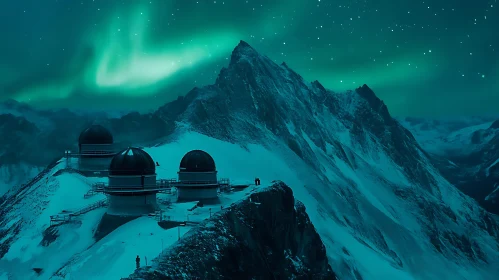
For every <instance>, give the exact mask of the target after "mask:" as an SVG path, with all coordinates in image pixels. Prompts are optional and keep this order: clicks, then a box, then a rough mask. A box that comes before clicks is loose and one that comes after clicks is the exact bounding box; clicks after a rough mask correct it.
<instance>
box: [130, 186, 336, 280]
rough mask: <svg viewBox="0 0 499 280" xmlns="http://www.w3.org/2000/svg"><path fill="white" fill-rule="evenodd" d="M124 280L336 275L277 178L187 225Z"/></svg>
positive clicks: (299, 209) (300, 207) (303, 215)
mask: <svg viewBox="0 0 499 280" xmlns="http://www.w3.org/2000/svg"><path fill="white" fill-rule="evenodd" d="M155 262H156V264H155V265H153V266H152V267H148V268H141V269H139V270H137V271H136V272H135V273H134V274H132V275H131V276H130V277H129V278H128V279H317V280H319V279H336V276H335V274H334V272H333V271H332V270H331V267H330V266H329V264H328V261H327V258H326V250H325V247H324V245H323V244H322V241H321V239H320V237H319V235H318V233H317V232H316V230H315V228H314V226H313V225H312V224H311V222H310V220H309V218H308V215H307V214H306V212H305V206H304V205H303V204H302V203H301V202H299V201H296V200H295V199H294V197H293V192H292V190H291V189H290V188H289V187H288V186H286V185H285V184H284V183H282V182H276V183H274V185H273V186H271V187H268V188H266V189H264V190H262V191H259V192H256V193H253V194H251V195H250V197H249V198H247V199H245V200H244V201H242V202H240V203H237V204H233V205H232V206H230V207H228V208H227V209H225V210H223V211H221V212H220V213H218V214H216V215H214V217H213V218H211V219H209V220H207V221H205V222H203V223H202V224H200V225H199V226H198V227H197V228H194V229H192V230H191V231H190V232H189V233H187V235H186V236H184V237H183V238H182V239H181V240H180V241H178V242H177V243H176V244H174V245H173V246H172V247H171V248H169V249H168V250H167V251H166V254H165V255H164V256H161V257H158V258H157V259H156V260H155Z"/></svg>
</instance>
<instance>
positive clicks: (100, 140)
mask: <svg viewBox="0 0 499 280" xmlns="http://www.w3.org/2000/svg"><path fill="white" fill-rule="evenodd" d="M113 142H114V141H113V135H112V134H111V132H109V130H107V129H106V128H105V127H103V126H102V125H98V124H94V125H92V126H90V127H88V128H87V129H85V130H83V131H82V132H81V134H80V137H79V138H78V143H79V144H80V145H95V144H113Z"/></svg>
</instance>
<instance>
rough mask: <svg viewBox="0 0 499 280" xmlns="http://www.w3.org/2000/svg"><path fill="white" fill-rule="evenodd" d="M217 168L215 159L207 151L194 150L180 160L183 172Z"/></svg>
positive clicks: (209, 170) (214, 169)
mask: <svg viewBox="0 0 499 280" xmlns="http://www.w3.org/2000/svg"><path fill="white" fill-rule="evenodd" d="M216 170H217V169H216V166H215V161H214V160H213V158H212V157H211V156H210V155H209V154H208V153H207V152H205V151H201V150H192V151H190V152H188V153H187V154H185V156H184V157H183V158H182V160H181V161H180V171H181V172H214V171H216Z"/></svg>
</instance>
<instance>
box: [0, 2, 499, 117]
mask: <svg viewBox="0 0 499 280" xmlns="http://www.w3.org/2000/svg"><path fill="white" fill-rule="evenodd" d="M0 31H1V33H0V34H1V36H2V43H1V44H0V100H4V99H7V98H13V99H15V100H18V101H22V102H28V103H30V104H32V105H34V106H39V107H42V108H59V107H68V108H76V109H82V108H92V109H99V110H100V109H124V110H141V111H147V110H152V109H155V108H157V107H159V106H161V105H162V104H164V103H166V102H168V101H170V100H172V99H175V98H176V97H177V96H178V95H184V94H185V93H187V92H188V91H189V90H190V89H192V88H193V87H194V86H202V85H207V84H212V83H214V81H215V79H216V77H217V75H218V73H219V71H220V69H221V67H223V66H226V65H227V64H228V62H229V58H230V53H231V51H232V50H233V48H234V47H235V46H236V45H237V44H238V42H239V40H245V41H247V42H248V43H249V44H250V45H252V46H253V47H254V48H255V49H257V50H258V51H259V52H260V53H262V54H265V55H267V56H268V57H270V58H271V59H273V60H275V61H276V62H277V63H281V62H283V61H285V62H286V63H287V64H288V65H289V66H290V67H291V68H293V69H294V70H295V71H297V72H298V73H299V74H301V75H302V76H304V78H305V79H307V80H309V81H313V80H316V79H317V80H319V81H320V82H321V83H322V84H323V85H324V86H325V87H326V88H329V89H332V90H335V91H344V90H348V89H354V88H356V87H358V86H360V85H362V84H364V83H366V84H368V85H369V86H370V87H372V88H373V89H374V90H375V92H376V94H377V95H378V96H379V97H380V98H381V99H383V100H384V101H385V103H386V104H387V106H388V108H389V110H390V112H391V113H392V114H393V115H395V116H423V117H433V116H454V115H459V116H464V115H482V114H497V113H499V3H497V0H475V1H465V0H457V1H449V0H431V1H430V0H426V1H421V0H363V1H361V0H225V1H220V0H216V1H213V0H211V1H203V0H177V1H174V0H152V1H141V0H120V1H115V0H44V1H40V0H16V1H4V3H2V9H0Z"/></svg>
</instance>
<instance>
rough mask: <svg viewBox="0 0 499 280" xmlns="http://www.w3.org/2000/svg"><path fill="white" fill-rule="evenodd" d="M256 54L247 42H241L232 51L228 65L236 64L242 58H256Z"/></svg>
mask: <svg viewBox="0 0 499 280" xmlns="http://www.w3.org/2000/svg"><path fill="white" fill-rule="evenodd" d="M258 56H259V54H258V52H257V51H256V50H255V49H254V48H253V47H252V46H250V45H249V44H248V43H247V42H245V41H243V40H241V41H239V44H238V45H237V46H236V47H235V48H234V50H233V51H232V56H231V58H230V64H234V63H236V62H238V61H239V60H240V59H241V58H243V57H248V58H251V57H258Z"/></svg>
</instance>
